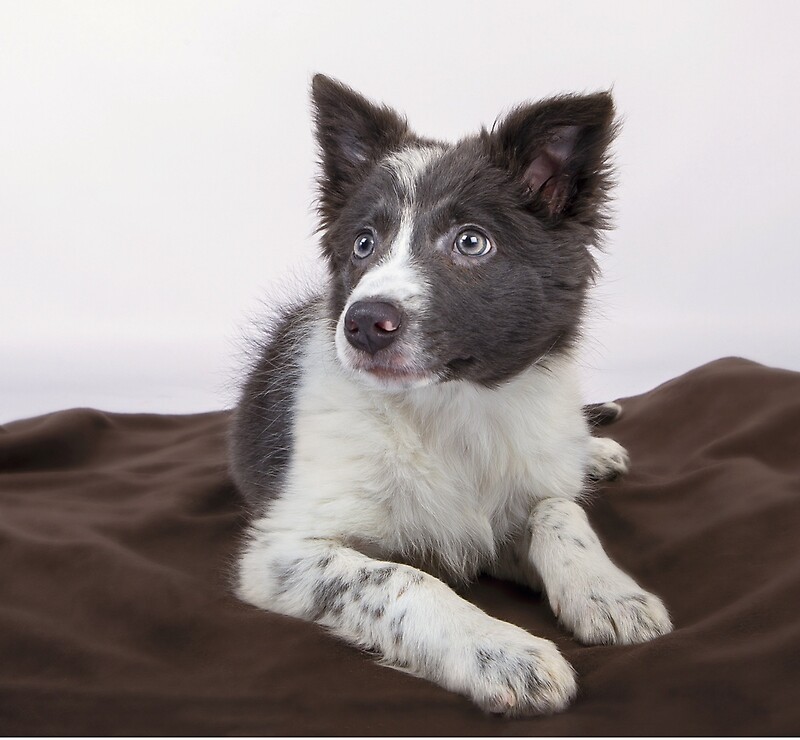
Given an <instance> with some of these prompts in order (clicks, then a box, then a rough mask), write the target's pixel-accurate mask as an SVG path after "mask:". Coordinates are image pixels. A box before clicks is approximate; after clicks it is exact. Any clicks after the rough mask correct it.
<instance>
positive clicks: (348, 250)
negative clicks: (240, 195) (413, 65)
mask: <svg viewBox="0 0 800 740" xmlns="http://www.w3.org/2000/svg"><path fill="white" fill-rule="evenodd" d="M312 88H313V89H312V99H313V108H314V116H315V121H316V135H317V141H318V144H319V149H320V158H321V175H320V180H319V213H320V231H321V248H322V253H323V255H324V259H325V261H326V263H327V267H328V273H329V278H328V281H327V284H326V287H325V288H324V291H323V292H322V293H321V294H320V295H318V296H316V297H314V298H312V299H310V300H308V301H306V302H304V303H302V304H301V305H296V306H294V307H292V308H290V309H288V310H286V311H285V312H284V314H283V316H282V318H281V319H280V321H279V322H278V323H277V325H276V327H275V328H274V330H273V331H272V333H271V335H270V337H269V339H268V341H266V342H265V345H264V347H263V350H262V352H261V354H260V357H259V358H258V360H257V361H256V362H255V365H254V367H253V369H252V372H251V373H250V375H249V378H248V379H247V381H246V383H245V385H244V389H243V393H242V396H241V400H240V402H239V405H238V409H237V411H236V416H235V421H234V425H233V431H232V439H231V453H232V454H231V458H232V473H233V476H234V478H235V481H236V483H237V485H238V487H239V488H240V490H241V492H242V493H243V495H244V496H245V497H246V499H247V501H248V503H249V505H250V507H251V510H252V512H253V517H252V523H251V526H250V530H249V534H248V541H247V545H246V547H245V549H244V551H243V553H242V555H241V558H240V561H239V575H238V579H239V580H238V583H239V585H238V594H239V596H240V597H241V598H242V599H243V600H245V601H247V602H249V603H251V604H255V605H256V606H258V607H261V608H263V609H267V610H269V611H273V612H278V613H281V614H287V615H291V616H293V617H299V618H301V619H306V620H309V621H313V622H316V623H317V624H320V625H322V626H324V627H326V628H328V629H329V630H331V631H332V632H334V633H335V634H337V635H339V636H340V637H342V638H343V639H345V640H347V641H348V642H350V643H351V644H354V645H357V646H359V647H361V648H364V649H366V650H369V651H372V652H375V653H377V654H378V655H379V656H380V658H381V661H382V662H383V663H385V664H386V665H390V666H394V667H396V668H400V669H402V670H404V671H408V672H410V673H412V674H415V675H417V676H421V677H424V678H426V679H428V680H430V681H433V682H435V683H437V684H439V685H440V686H444V687H445V688H447V689H450V690H452V691H455V692H458V693H460V694H463V695H465V696H467V697H469V698H470V699H472V701H474V702H476V703H477V704H478V705H480V706H481V707H483V708H484V709H486V710H488V711H490V712H495V713H502V714H510V715H522V714H534V713H544V712H556V711H559V710H561V709H563V708H564V707H566V706H567V704H568V703H569V702H570V700H571V699H572V698H573V697H574V696H575V693H576V683H575V674H574V671H573V669H572V667H571V666H570V665H569V663H567V661H566V660H564V658H563V657H562V656H561V654H560V653H559V651H558V650H557V649H556V647H555V645H553V643H552V642H549V641H548V640H544V639H541V638H538V637H534V636H533V635H531V634H529V633H528V632H526V631H525V630H523V629H520V628H519V627H516V626H514V625H512V624H508V623H507V622H502V621H500V620H498V619H494V618H493V617H490V616H489V615H487V614H485V613H484V612H483V611H481V610H480V609H478V608H476V607H475V606H473V605H472V604H470V603H469V602H467V601H465V600H464V599H462V598H461V597H460V596H458V595H457V593H456V592H455V591H454V590H453V589H452V587H451V585H446V584H447V583H449V584H453V583H455V584H456V585H457V584H459V583H464V582H466V581H469V580H470V579H472V578H474V577H475V576H477V575H478V574H479V573H481V572H486V573H489V574H491V575H493V576H495V577H498V578H506V579H511V580H513V581H517V582H519V583H522V584H526V585H528V586H530V587H531V588H533V589H536V590H541V591H543V593H545V594H546V595H547V599H548V601H549V603H550V605H551V607H552V609H553V611H554V612H555V614H556V615H557V616H558V618H559V620H560V622H561V624H562V625H563V626H564V627H565V628H566V629H568V630H569V631H571V632H572V633H573V634H574V635H575V637H576V638H577V639H578V640H580V641H581V642H584V643H588V644H600V643H618V644H619V643H637V642H643V641H645V640H651V639H653V638H655V637H658V636H659V635H663V634H665V633H666V632H669V631H670V629H671V624H670V619H669V616H668V614H667V611H666V609H665V608H664V606H663V604H662V603H661V601H660V600H659V599H658V598H657V597H655V596H653V595H652V594H650V593H648V592H647V591H645V590H643V589H642V588H641V587H640V586H639V585H638V584H637V583H636V582H635V581H634V580H633V579H632V578H630V577H629V576H627V575H626V574H625V573H623V572H622V571H621V570H619V569H618V568H617V566H616V565H614V563H612V562H611V561H610V560H609V558H608V556H607V555H606V553H605V552H604V550H603V548H602V546H601V544H600V542H599V540H598V538H597V536H596V535H595V533H594V532H593V531H592V528H591V526H590V524H589V521H588V520H587V517H586V514H585V513H584V511H583V509H582V508H581V506H580V505H579V503H578V501H579V500H580V498H581V495H582V494H583V493H584V491H585V490H586V485H587V479H588V478H605V477H611V476H613V475H615V474H618V473H622V472H625V470H626V469H627V455H626V453H625V450H624V449H623V448H622V447H620V446H619V445H618V444H617V443H616V442H613V441H611V440H608V439H599V438H595V437H593V436H591V434H590V431H589V427H588V424H587V419H586V416H585V413H584V410H583V409H582V406H581V396H580V392H579V389H578V382H577V377H576V376H577V373H576V363H575V358H574V354H575V344H576V340H577V338H578V335H579V331H580V323H581V314H582V310H583V307H584V302H585V296H586V292H587V288H588V286H589V285H590V283H591V282H592V280H593V277H594V276H595V270H596V265H595V261H594V259H593V258H592V255H591V253H590V251H589V246H590V245H592V244H594V243H596V242H597V241H598V238H599V235H600V232H601V231H602V230H603V229H604V227H605V225H606V221H605V219H604V205H605V202H606V195H607V190H608V188H609V184H610V180H609V176H610V173H609V166H608V162H607V156H608V155H607V148H608V146H609V143H610V141H611V139H612V136H613V134H614V130H615V124H614V108H613V103H612V100H611V97H610V96H609V95H608V94H606V93H599V94H595V95H587V96H579V95H565V96H561V97H556V98H552V99H550V100H545V101H542V102H539V103H534V104H525V105H521V106H519V107H518V108H516V109H514V110H513V111H512V112H511V113H510V114H509V115H507V116H506V117H505V118H504V119H502V120H501V121H500V122H498V123H497V124H496V125H495V126H494V127H493V128H492V130H491V131H486V130H485V129H484V130H482V131H481V132H480V133H479V134H477V135H475V136H470V137H468V138H465V139H463V140H462V141H459V142H458V143H456V144H448V143H444V142H441V141H435V140H432V139H428V138H423V137H421V136H418V135H417V134H415V133H414V132H413V131H412V130H411V129H410V128H409V127H408V125H407V124H406V121H405V120H404V119H403V118H402V117H401V116H399V115H398V114H397V113H395V112H394V111H393V110H391V109H390V108H387V107H380V106H376V105H374V104H372V103H370V102H369V101H367V100H365V99H364V98H363V97H361V96H360V95H358V94H357V93H356V92H354V91H353V90H351V89H350V88H348V87H345V86H344V85H342V84H340V83H338V82H336V81H334V80H331V79H329V78H327V77H324V76H321V75H318V76H316V77H315V78H314V81H313V86H312ZM600 411H601V412H602V413H605V414H606V415H610V416H615V415H616V414H617V413H618V412H619V408H618V407H616V406H615V405H607V406H606V407H605V408H604V409H600Z"/></svg>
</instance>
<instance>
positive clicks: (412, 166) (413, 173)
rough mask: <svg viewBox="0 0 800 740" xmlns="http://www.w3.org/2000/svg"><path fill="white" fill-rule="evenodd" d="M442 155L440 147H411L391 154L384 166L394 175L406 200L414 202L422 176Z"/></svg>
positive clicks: (442, 151) (442, 149)
mask: <svg viewBox="0 0 800 740" xmlns="http://www.w3.org/2000/svg"><path fill="white" fill-rule="evenodd" d="M442 154H444V148H443V147H440V146H430V145H429V146H410V147H407V148H406V149H401V150H400V151H399V152H394V154H390V155H389V156H388V157H387V158H386V159H385V160H384V161H383V166H384V167H386V168H387V169H388V170H389V171H390V172H391V173H392V175H394V177H395V180H397V183H398V185H399V186H400V190H401V192H402V194H403V195H404V196H406V199H407V200H408V201H412V200H413V198H414V195H415V194H416V191H417V183H418V182H419V181H420V179H421V178H422V175H423V174H424V173H425V172H426V171H427V170H428V169H429V168H430V166H431V165H432V164H433V163H434V162H435V161H436V160H437V159H438V158H439V157H441V156H442Z"/></svg>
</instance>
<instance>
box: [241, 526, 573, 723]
mask: <svg viewBox="0 0 800 740" xmlns="http://www.w3.org/2000/svg"><path fill="white" fill-rule="evenodd" d="M259 539H260V540H261V541H259ZM240 576H241V580H240V588H239V595H240V596H241V597H242V598H243V599H244V600H245V601H248V602H250V603H252V604H255V605H256V606H259V607H262V608H264V609H268V610H270V611H276V612H280V613H283V614H288V615H291V616H295V617H300V618H301V619H307V620H310V621H314V622H317V623H318V624H321V625H323V626H325V627H327V628H329V629H331V630H332V631H333V632H335V633H336V634H337V635H339V636H341V637H343V638H344V639H346V640H348V641H349V642H351V643H353V644H355V645H358V646H359V647H362V648H365V649H367V650H370V651H374V652H376V653H378V654H379V655H380V656H381V658H382V661H383V662H384V663H386V664H388V665H392V666H395V667H398V668H402V669H403V670H406V671H408V672H411V673H413V674H415V675H418V676H420V677H423V678H427V679H429V680H431V681H434V682H435V683H438V684H439V685H441V686H444V687H445V688H447V689H450V690H452V691H456V692H458V693H460V694H464V695H466V696H468V697H469V698H471V699H472V700H473V701H474V702H476V703H477V704H478V705H480V706H481V707H483V708H484V709H487V710H488V711H490V712H494V713H503V714H512V715H513V714H532V713H548V712H556V711H559V710H561V709H563V708H564V707H566V706H567V704H568V703H569V701H570V700H571V699H572V697H573V696H574V695H575V691H576V684H575V678H574V673H573V670H572V667H571V666H570V665H569V663H567V661H566V660H564V658H563V657H562V656H561V654H560V653H559V652H558V650H557V649H556V647H555V645H553V643H551V642H549V641H548V640H543V639H540V638H538V637H534V636H533V635H530V634H528V633H527V632H525V631H524V630H522V629H520V628H519V627H515V626H514V625H511V624H508V623H507V622H501V621H500V620H498V619H494V618H493V617H490V616H489V615H488V614H486V613H484V612H482V611H481V610H480V609H478V608H477V607H475V606H474V605H472V604H470V603H469V602H467V601H465V600H464V599H462V598H461V597H459V596H458V595H457V594H456V593H455V592H454V591H453V590H452V589H450V588H449V587H448V586H446V585H445V584H444V583H443V582H442V581H440V580H438V579H437V578H434V577H433V576H431V575H429V574H427V573H424V572H423V571H420V570H417V569H416V568H412V567H410V566H407V565H401V564H398V563H392V562H386V561H379V560H374V559H371V558H369V557H367V556H365V555H363V554H362V553H360V552H357V551H356V550H353V549H351V548H348V547H344V546H341V545H337V544H336V543H334V542H331V541H324V540H302V539H294V538H291V537H286V536H285V535H282V536H279V535H275V536H270V537H262V538H257V537H256V538H254V540H253V541H252V542H251V544H250V547H249V548H248V550H247V551H246V553H245V555H244V557H243V559H242V561H241V572H240Z"/></svg>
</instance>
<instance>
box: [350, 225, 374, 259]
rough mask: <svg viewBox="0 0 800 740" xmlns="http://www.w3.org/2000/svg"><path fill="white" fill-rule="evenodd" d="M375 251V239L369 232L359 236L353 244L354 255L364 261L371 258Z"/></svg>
mask: <svg viewBox="0 0 800 740" xmlns="http://www.w3.org/2000/svg"><path fill="white" fill-rule="evenodd" d="M373 251H375V237H374V236H372V234H370V233H369V232H368V231H364V232H362V233H361V234H359V235H358V236H357V237H356V240H355V243H354V244H353V254H354V255H355V256H356V257H358V259H360V260H363V259H365V258H366V257H369V256H370V255H371V254H372V253H373Z"/></svg>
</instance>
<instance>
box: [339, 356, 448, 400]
mask: <svg viewBox="0 0 800 740" xmlns="http://www.w3.org/2000/svg"><path fill="white" fill-rule="evenodd" d="M339 362H340V363H341V364H342V367H343V368H344V369H345V370H346V371H347V373H348V374H349V375H351V376H352V377H353V378H354V379H356V380H357V381H359V382H361V383H364V384H365V385H367V386H368V387H370V388H374V389H377V390H381V391H386V392H387V393H399V392H402V391H409V390H412V389H414V388H423V387H425V386H427V385H431V384H433V383H436V382H438V381H439V375H438V374H437V373H436V372H434V371H432V370H425V369H421V368H420V367H418V366H415V365H410V364H403V363H401V362H392V363H391V364H389V363H382V362H378V361H375V360H374V359H373V358H367V357H360V356H359V357H355V358H354V357H350V356H347V355H346V356H345V357H341V356H340V357H339Z"/></svg>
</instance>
